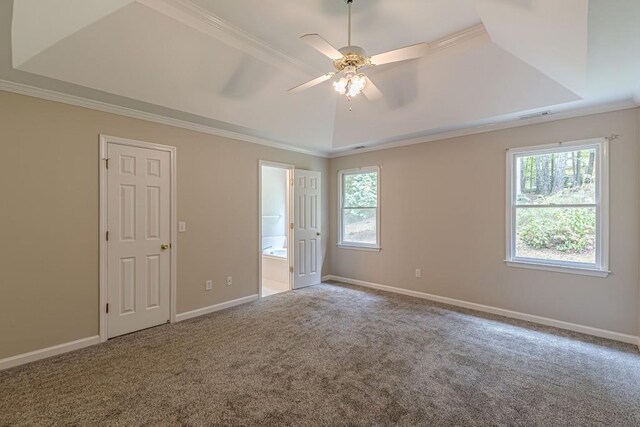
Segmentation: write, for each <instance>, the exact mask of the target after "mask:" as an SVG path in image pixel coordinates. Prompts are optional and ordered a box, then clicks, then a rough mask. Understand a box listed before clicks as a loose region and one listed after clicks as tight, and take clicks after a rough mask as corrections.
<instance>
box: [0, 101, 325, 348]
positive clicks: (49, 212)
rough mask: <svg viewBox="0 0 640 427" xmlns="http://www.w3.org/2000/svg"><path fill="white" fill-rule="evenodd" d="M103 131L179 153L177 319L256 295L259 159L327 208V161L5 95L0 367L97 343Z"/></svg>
mask: <svg viewBox="0 0 640 427" xmlns="http://www.w3.org/2000/svg"><path fill="white" fill-rule="evenodd" d="M101 133H103V134H108V135H114V136H120V137H125V138H132V139H139V140H143V141H148V142H154V143H159V144H167V145H174V146H176V147H177V153H178V154H177V159H178V165H177V169H178V219H179V220H180V221H186V222H187V233H184V234H182V233H181V234H179V235H178V244H179V252H178V295H177V308H178V313H181V312H185V311H189V310H193V309H196V308H200V307H205V306H209V305H212V304H216V303H219V302H223V301H228V300H232V299H235V298H240V297H243V296H247V295H252V294H256V293H257V292H258V160H260V159H263V160H271V161H277V162H283V163H289V164H294V165H295V166H296V167H299V168H302V169H312V170H319V171H321V172H322V173H323V177H324V182H323V186H324V190H325V191H324V195H323V196H324V200H325V201H326V200H327V194H328V185H327V176H328V175H327V171H328V169H327V168H328V164H329V162H328V160H327V159H323V158H319V157H313V156H307V155H302V154H297V153H293V152H289V151H283V150H278V149H273V148H269V147H264V146H260V145H255V144H250V143H245V142H241V141H234V140H229V139H225V138H221V137H216V136H212V135H207V134H202V133H197V132H191V131H188V130H184V129H179V128H175V127H170V126H164V125H159V124H155V123H151V122H146V121H141V120H135V119H129V118H126V117H122V116H117V115H113V114H107V113H102V112H98V111H93V110H88V109H84V108H78V107H73V106H69V105H65V104H60V103H54V102H49V101H43V100H39V99H36V98H30V97H25V96H20V95H15V94H10V93H7V92H0V146H1V147H2V162H1V165H0V166H1V167H0V195H1V196H2V200H1V201H0V203H1V205H0V206H1V207H0V224H2V225H1V226H0V242H2V243H1V244H0V359H1V358H4V357H7V356H12V355H15V354H20V353H25V352H28V351H32V350H36V349H40V348H44V347H49V346H52V345H56V344H61V343H65V342H69V341H73V340H77V339H80V338H85V337H89V336H93V335H97V334H98V283H99V277H98V276H99V268H98V251H99V240H98V239H99V235H98V230H99V226H98V215H99V203H98V199H99V169H98V165H99V161H98V148H99V143H98V135H99V134H101ZM327 206H328V203H324V213H323V227H324V229H325V230H326V229H327V226H328V224H327V217H328V210H327V209H328V208H327ZM325 250H326V248H325ZM328 271H329V268H328V265H327V264H326V263H325V273H327V272H328ZM226 276H233V278H234V281H233V283H234V284H233V286H231V287H227V286H222V284H223V282H224V280H225V278H226ZM206 279H213V280H214V290H213V291H210V292H205V291H204V282H205V280H206Z"/></svg>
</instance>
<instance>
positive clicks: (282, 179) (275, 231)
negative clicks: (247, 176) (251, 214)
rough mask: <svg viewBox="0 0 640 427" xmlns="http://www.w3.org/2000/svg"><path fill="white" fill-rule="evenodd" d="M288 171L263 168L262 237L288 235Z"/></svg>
mask: <svg viewBox="0 0 640 427" xmlns="http://www.w3.org/2000/svg"><path fill="white" fill-rule="evenodd" d="M286 206H287V170H286V169H281V168H272V167H269V166H263V168H262V237H274V236H286V235H287V224H286V222H287V212H286Z"/></svg>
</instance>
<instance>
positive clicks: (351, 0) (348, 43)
mask: <svg viewBox="0 0 640 427" xmlns="http://www.w3.org/2000/svg"><path fill="white" fill-rule="evenodd" d="M346 2H347V5H348V6H349V27H348V30H347V34H348V35H349V36H348V39H347V46H351V5H352V4H353V0H346Z"/></svg>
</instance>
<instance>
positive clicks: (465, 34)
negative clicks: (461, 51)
mask: <svg viewBox="0 0 640 427" xmlns="http://www.w3.org/2000/svg"><path fill="white" fill-rule="evenodd" d="M488 35H489V33H488V32H487V29H486V28H485V26H484V25H483V24H477V25H474V26H472V27H469V28H465V29H464V30H462V31H458V32H457V33H453V34H450V35H448V36H446V37H443V38H441V39H440V40H436V41H435V42H432V43H428V45H429V50H431V51H435V50H439V49H444V48H447V47H452V46H455V45H457V44H460V43H464V42H466V41H469V40H471V39H474V38H476V37H482V36H488Z"/></svg>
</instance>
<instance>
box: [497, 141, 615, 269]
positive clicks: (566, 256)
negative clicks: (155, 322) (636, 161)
mask: <svg viewBox="0 0 640 427" xmlns="http://www.w3.org/2000/svg"><path fill="white" fill-rule="evenodd" d="M607 154H608V140H606V139H604V138H601V139H592V140H586V141H575V142H568V143H567V142H565V143H559V144H553V145H546V146H540V147H529V148H518V149H512V150H509V151H508V153H507V160H508V177H507V182H508V193H507V207H508V212H507V221H508V222H507V260H506V261H507V264H508V265H510V266H520V267H529V268H541V269H547V270H552V271H561V272H572V273H578V274H589V275H596V276H603V277H604V276H606V275H607V274H608V271H607V269H608V229H609V225H608V162H607Z"/></svg>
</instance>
